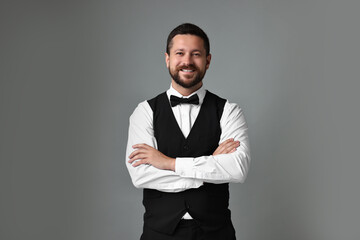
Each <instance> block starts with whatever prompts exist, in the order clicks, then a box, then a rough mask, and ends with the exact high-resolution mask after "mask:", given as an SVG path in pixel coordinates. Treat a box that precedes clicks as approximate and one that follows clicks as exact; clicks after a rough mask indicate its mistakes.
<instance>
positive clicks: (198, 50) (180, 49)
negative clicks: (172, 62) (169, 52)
mask: <svg viewBox="0 0 360 240" xmlns="http://www.w3.org/2000/svg"><path fill="white" fill-rule="evenodd" d="M176 51H185V50H184V49H183V48H178V49H175V50H174V52H176ZM191 52H201V50H200V49H194V50H192V51H191Z"/></svg>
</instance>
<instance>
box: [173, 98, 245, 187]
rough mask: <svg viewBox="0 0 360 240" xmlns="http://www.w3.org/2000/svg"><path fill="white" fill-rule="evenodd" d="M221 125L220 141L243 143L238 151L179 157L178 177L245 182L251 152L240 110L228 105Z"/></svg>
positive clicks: (176, 170) (225, 107)
mask: <svg viewBox="0 0 360 240" xmlns="http://www.w3.org/2000/svg"><path fill="white" fill-rule="evenodd" d="M220 125H221V130H222V133H221V137H220V142H223V141H224V140H225V139H229V138H234V139H235V140H238V141H240V146H239V147H237V149H236V151H234V152H232V153H229V154H219V155H214V154H213V155H212V156H202V157H198V158H176V165H175V172H176V173H177V174H178V175H179V176H181V177H185V178H195V179H200V180H203V181H204V182H210V183H224V182H244V181H245V178H246V176H247V173H248V170H249V166H250V149H249V138H248V133H247V130H248V128H247V125H246V122H245V118H244V115H243V112H242V110H241V108H240V107H239V106H238V105H236V104H230V103H228V102H227V103H226V104H225V106H224V112H223V115H222V117H221V121H220Z"/></svg>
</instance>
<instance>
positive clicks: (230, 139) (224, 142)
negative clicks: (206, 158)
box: [219, 138, 234, 146]
mask: <svg viewBox="0 0 360 240" xmlns="http://www.w3.org/2000/svg"><path fill="white" fill-rule="evenodd" d="M233 141H234V139H233V138H229V139H227V140H225V141H223V142H222V143H220V145H219V146H223V145H226V144H227V143H229V142H233Z"/></svg>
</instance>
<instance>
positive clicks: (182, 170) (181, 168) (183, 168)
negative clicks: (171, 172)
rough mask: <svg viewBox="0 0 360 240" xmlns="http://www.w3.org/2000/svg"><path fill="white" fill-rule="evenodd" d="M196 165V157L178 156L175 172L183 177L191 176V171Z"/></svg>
mask: <svg viewBox="0 0 360 240" xmlns="http://www.w3.org/2000/svg"><path fill="white" fill-rule="evenodd" d="M193 167H194V158H184V157H181V158H176V161H175V173H177V174H178V175H179V176H182V177H191V172H192V169H193Z"/></svg>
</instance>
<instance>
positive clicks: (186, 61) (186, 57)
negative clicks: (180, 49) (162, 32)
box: [183, 54, 193, 66]
mask: <svg viewBox="0 0 360 240" xmlns="http://www.w3.org/2000/svg"><path fill="white" fill-rule="evenodd" d="M183 63H184V64H185V65H186V66H188V65H191V64H193V60H192V56H191V54H185V55H184V58H183Z"/></svg>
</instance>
